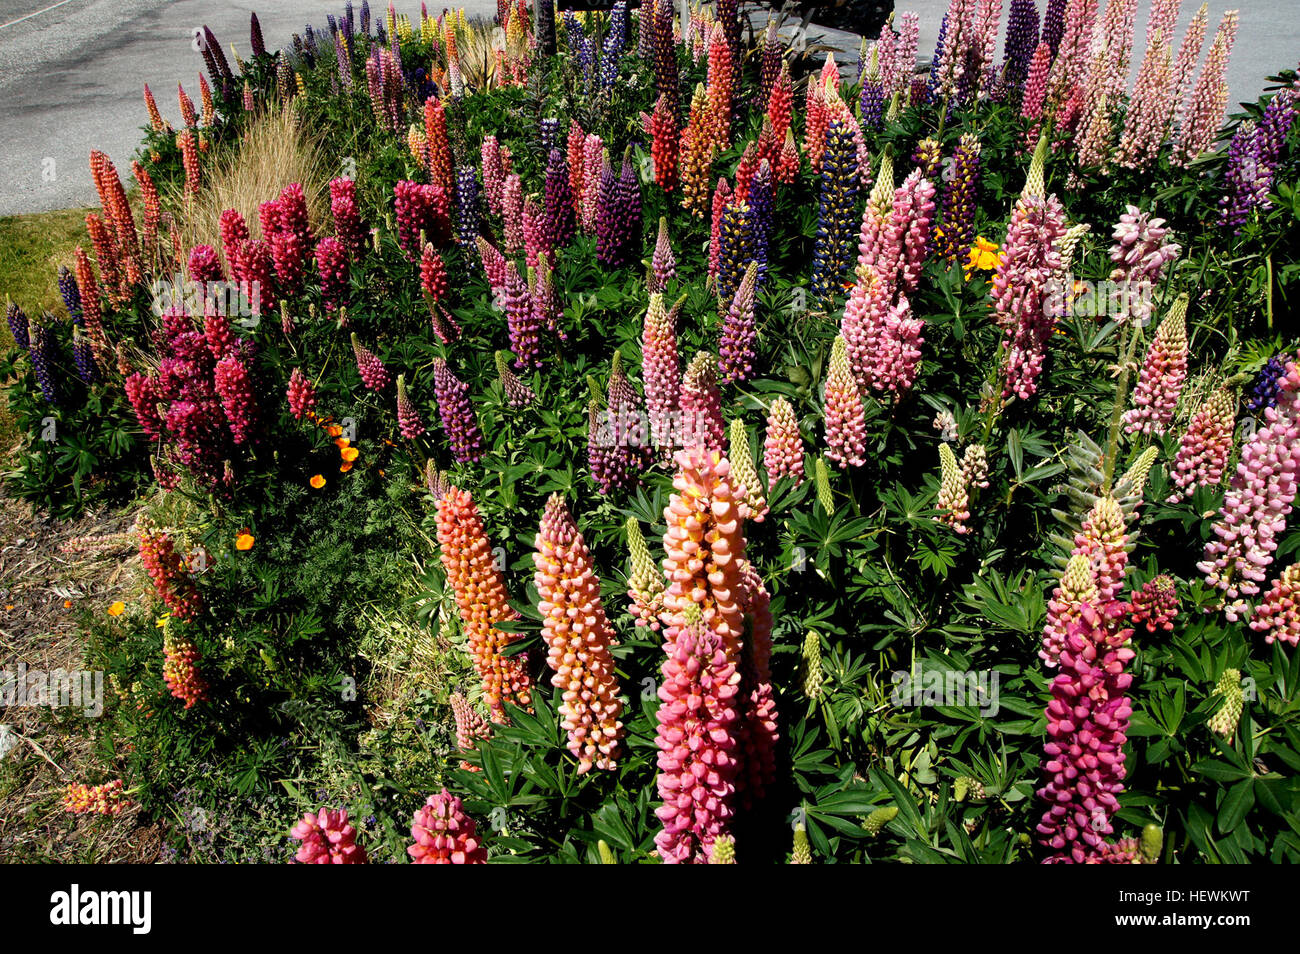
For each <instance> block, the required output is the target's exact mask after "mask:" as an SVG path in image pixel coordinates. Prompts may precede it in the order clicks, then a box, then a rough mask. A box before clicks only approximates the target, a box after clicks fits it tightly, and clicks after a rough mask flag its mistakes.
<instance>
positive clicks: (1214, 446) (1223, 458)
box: [1168, 388, 1235, 503]
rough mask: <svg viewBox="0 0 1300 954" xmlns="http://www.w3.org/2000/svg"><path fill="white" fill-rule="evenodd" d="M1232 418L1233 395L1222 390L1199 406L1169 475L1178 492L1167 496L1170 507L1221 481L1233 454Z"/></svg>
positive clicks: (1181, 442) (1184, 435) (1180, 444)
mask: <svg viewBox="0 0 1300 954" xmlns="http://www.w3.org/2000/svg"><path fill="white" fill-rule="evenodd" d="M1234 417H1235V413H1234V409H1233V398H1232V395H1231V394H1230V393H1228V391H1227V390H1225V389H1224V388H1219V389H1218V390H1217V391H1215V392H1214V393H1213V394H1211V395H1210V396H1209V397H1208V398H1206V399H1205V401H1204V402H1202V404H1201V406H1200V408H1199V409H1197V411H1196V414H1195V415H1193V417H1192V420H1191V423H1190V424H1188V425H1187V430H1186V431H1185V432H1184V433H1183V438H1182V440H1181V441H1180V442H1179V445H1178V454H1177V456H1176V457H1175V458H1174V465H1173V467H1172V468H1171V470H1170V474H1169V476H1170V479H1171V480H1173V482H1174V486H1175V487H1176V488H1177V491H1176V492H1175V493H1173V494H1171V495H1170V496H1169V500H1168V502H1169V503H1177V502H1178V501H1179V500H1181V499H1182V498H1183V497H1190V496H1191V495H1192V494H1194V493H1195V492H1196V488H1197V487H1213V486H1215V485H1216V484H1218V483H1219V481H1220V480H1222V479H1223V469H1224V468H1225V467H1226V466H1227V464H1228V455H1229V454H1231V453H1232V430H1233V420H1234Z"/></svg>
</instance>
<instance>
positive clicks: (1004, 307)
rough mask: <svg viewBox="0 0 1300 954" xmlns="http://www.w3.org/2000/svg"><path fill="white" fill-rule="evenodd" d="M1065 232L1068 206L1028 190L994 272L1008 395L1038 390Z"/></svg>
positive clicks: (1013, 217) (1018, 205) (1022, 395)
mask: <svg viewBox="0 0 1300 954" xmlns="http://www.w3.org/2000/svg"><path fill="white" fill-rule="evenodd" d="M1065 231H1066V229H1065V211H1064V209H1063V208H1062V207H1061V203H1060V201H1058V200H1057V198H1056V196H1054V195H1053V196H1043V195H1041V194H1026V195H1021V197H1020V198H1019V199H1018V200H1017V202H1016V207H1015V210H1014V211H1013V212H1012V213H1011V223H1010V225H1009V226H1008V227H1007V237H1006V241H1005V242H1004V243H1003V245H1002V252H1001V253H1000V254H999V256H998V265H997V270H996V272H995V273H994V276H993V309H994V313H995V317H996V319H997V323H998V324H999V325H1000V326H1001V327H1002V329H1003V332H1004V335H1005V338H1006V357H1005V365H1004V369H1003V374H1004V379H1003V385H1002V392H1003V395H1004V396H1010V395H1013V394H1014V395H1016V396H1017V397H1019V398H1020V399H1021V400H1028V399H1029V398H1031V397H1033V396H1034V394H1035V393H1036V392H1037V391H1038V375H1039V373H1040V372H1041V371H1042V367H1043V358H1044V354H1045V351H1046V348H1047V343H1048V342H1049V341H1050V340H1051V336H1052V330H1053V328H1054V327H1055V325H1056V316H1055V314H1053V313H1051V309H1049V308H1047V307H1046V302H1045V299H1046V296H1047V291H1048V288H1049V281H1050V279H1051V278H1052V276H1054V275H1055V274H1056V273H1057V271H1058V270H1059V269H1060V267H1061V255H1060V252H1059V250H1058V248H1057V243H1058V242H1059V240H1060V239H1061V237H1062V236H1064V235H1065Z"/></svg>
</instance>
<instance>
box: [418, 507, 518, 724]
mask: <svg viewBox="0 0 1300 954" xmlns="http://www.w3.org/2000/svg"><path fill="white" fill-rule="evenodd" d="M437 519H438V547H439V558H440V559H441V561H442V566H443V569H445V570H446V571H447V582H448V584H449V585H450V586H451V589H452V592H453V593H454V594H455V597H456V605H457V607H458V608H459V610H460V618H461V623H462V625H463V627H464V632H465V639H466V641H467V643H468V646H469V653H470V656H471V657H472V658H473V660H474V667H475V669H476V670H477V671H478V674H479V677H480V678H481V679H482V680H483V695H484V697H485V698H486V699H487V701H488V705H489V706H490V707H491V708H492V711H493V714H494V717H495V718H496V720H497V721H499V722H504V721H505V713H504V711H503V704H504V703H506V702H511V703H514V704H515V705H518V706H521V707H525V708H526V707H528V705H529V704H530V703H531V701H532V692H531V683H530V680H529V676H528V668H527V663H526V660H525V658H524V657H521V656H505V655H503V654H502V650H504V649H505V647H506V646H508V645H510V644H511V643H512V642H514V641H515V639H516V638H517V637H515V636H514V635H512V634H510V633H505V632H502V631H501V630H499V629H497V628H496V624H497V623H501V622H505V621H506V620H512V619H517V618H518V615H519V614H518V612H517V611H516V610H515V609H514V608H513V607H512V606H511V605H510V603H509V602H508V600H507V598H506V584H505V577H504V575H503V573H502V571H501V567H500V566H498V565H497V561H496V557H495V555H494V554H493V552H492V548H491V546H490V545H489V543H488V539H487V534H486V533H484V531H483V522H482V520H481V519H480V518H479V515H478V508H477V507H475V505H474V500H473V498H471V497H470V495H469V493H468V492H467V491H464V490H461V489H459V488H457V487H454V486H453V487H450V488H448V490H447V492H446V493H445V494H443V496H442V497H441V498H440V499H439V500H438V518H437Z"/></svg>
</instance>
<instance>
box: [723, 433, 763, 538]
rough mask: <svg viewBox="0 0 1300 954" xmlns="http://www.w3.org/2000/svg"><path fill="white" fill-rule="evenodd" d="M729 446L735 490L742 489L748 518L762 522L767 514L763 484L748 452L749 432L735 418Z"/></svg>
mask: <svg viewBox="0 0 1300 954" xmlns="http://www.w3.org/2000/svg"><path fill="white" fill-rule="evenodd" d="M730 437H731V447H730V449H729V453H728V459H729V460H730V461H731V479H732V483H733V485H734V486H735V488H736V490H737V492H740V490H741V489H743V490H744V497H745V503H746V504H747V505H748V507H749V519H750V520H753V521H754V522H755V523H762V522H763V518H764V517H765V516H766V515H767V501H766V500H765V499H764V497H763V485H762V484H761V483H759V480H758V471H757V470H755V469H754V462H753V460H752V459H751V458H750V454H749V432H748V431H747V430H745V422H744V421H742V420H741V419H740V418H736V419H734V420H733V421H732V422H731V428H730Z"/></svg>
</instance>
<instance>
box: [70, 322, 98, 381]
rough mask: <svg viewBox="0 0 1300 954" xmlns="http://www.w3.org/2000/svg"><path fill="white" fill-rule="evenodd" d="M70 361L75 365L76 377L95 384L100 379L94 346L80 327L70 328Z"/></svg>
mask: <svg viewBox="0 0 1300 954" xmlns="http://www.w3.org/2000/svg"><path fill="white" fill-rule="evenodd" d="M72 363H73V364H74V365H76V368H77V377H79V378H81V380H82V381H83V382H85V383H86V384H96V383H97V382H98V381H99V380H100V374H99V367H98V366H97V365H96V364H95V348H94V346H93V345H92V344H91V343H90V337H89V335H87V334H85V333H84V332H83V331H82V330H81V328H80V327H74V328H73V329H72Z"/></svg>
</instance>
